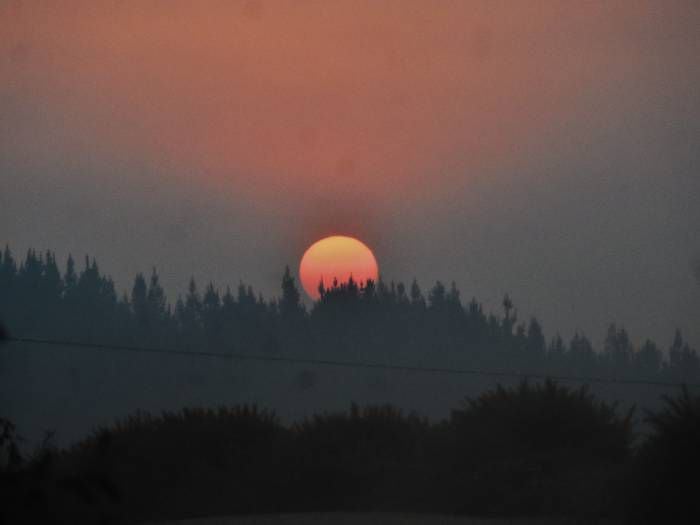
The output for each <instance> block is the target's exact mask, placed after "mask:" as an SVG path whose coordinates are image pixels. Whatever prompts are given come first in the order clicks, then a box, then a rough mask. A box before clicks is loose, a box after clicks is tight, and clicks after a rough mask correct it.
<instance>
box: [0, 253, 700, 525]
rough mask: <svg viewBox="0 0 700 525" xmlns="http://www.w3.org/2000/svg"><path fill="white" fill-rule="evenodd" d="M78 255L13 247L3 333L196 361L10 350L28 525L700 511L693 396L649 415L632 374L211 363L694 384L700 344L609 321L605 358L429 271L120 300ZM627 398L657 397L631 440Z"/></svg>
mask: <svg viewBox="0 0 700 525" xmlns="http://www.w3.org/2000/svg"><path fill="white" fill-rule="evenodd" d="M75 266H76V265H75V263H74V261H73V260H72V259H69V260H68V261H67V264H66V266H65V270H64V271H60V270H59V266H58V264H57V262H56V258H55V256H54V255H53V254H52V253H48V252H47V253H44V254H38V253H36V252H34V251H29V252H28V254H27V255H26V257H25V258H24V260H22V261H19V262H18V261H16V260H15V258H14V257H13V255H12V253H11V252H10V250H9V249H5V251H4V253H3V254H2V255H1V257H0V318H2V319H3V320H4V321H5V323H6V327H7V331H8V332H9V333H10V335H11V336H14V337H39V338H51V339H59V340H68V341H79V342H94V343H100V344H118V345H126V346H133V347H153V348H170V349H183V350H187V351H189V352H194V353H195V354H196V353H197V352H202V354H203V355H202V356H195V357H192V356H173V355H162V354H143V355H142V354H141V353H140V352H137V353H123V352H119V351H110V352H96V351H93V349H85V348H82V349H81V348H74V347H71V345H67V346H66V347H62V348H53V347H52V348H47V347H41V346H37V345H32V344H17V343H12V342H10V343H9V345H5V347H4V348H3V350H2V353H0V356H1V360H0V379H1V380H2V382H1V383H0V387H1V388H0V391H1V392H2V394H3V397H5V398H6V400H7V401H8V403H7V404H6V405H5V406H4V407H3V411H4V410H5V409H7V410H8V412H7V413H6V414H3V418H2V419H0V463H1V465H0V466H1V469H0V474H1V476H0V482H1V483H2V491H3V492H4V493H6V494H9V495H10V498H9V499H8V501H10V502H11V503H12V504H7V505H6V507H5V508H4V509H2V512H5V513H6V515H10V514H13V515H21V516H24V517H26V520H25V522H26V523H36V522H37V520H39V521H40V522H45V523H50V522H52V520H53V522H56V523H62V522H65V523H81V522H86V523H92V522H97V521H100V522H103V523H107V522H122V521H132V520H135V521H142V520H149V519H165V518H183V517H187V516H196V515H213V514H224V513H260V512H294V511H300V512H301V511H324V510H327V511H339V510H344V511H364V510H392V511H393V510H397V511H417V512H441V513H445V512H447V513H464V514H470V515H498V516H524V515H533V516H534V515H537V516H542V515H566V516H589V517H591V516H592V517H601V516H610V517H616V518H623V517H628V518H630V520H631V521H632V522H644V521H646V522H650V523H651V522H654V519H652V518H653V517H657V518H658V517H660V516H668V515H669V514H668V512H669V509H673V512H675V517H676V518H677V519H675V520H674V522H677V523H681V522H683V520H684V519H685V517H687V516H691V515H695V514H694V513H695V512H696V511H697V509H696V507H695V506H694V505H695V504H694V501H695V499H694V498H692V497H691V496H692V495H691V488H690V487H691V486H687V485H684V484H683V482H682V481H681V478H679V477H678V476H676V474H675V472H676V471H677V470H674V469H680V470H678V471H683V472H685V473H686V474H693V473H696V472H697V468H698V465H699V464H700V459H699V458H698V454H697V450H696V448H697V447H695V443H696V442H697V439H698V438H699V437H700V426H698V421H700V411H699V409H698V407H700V401H698V398H697V397H693V395H694V394H693V395H691V393H690V392H689V391H688V390H684V391H683V395H682V396H681V397H677V396H676V395H673V396H670V397H668V396H667V397H666V398H665V401H664V403H665V404H664V405H663V406H661V407H659V405H658V399H659V396H660V395H661V394H662V393H663V392H662V391H659V390H653V389H651V388H647V387H645V386H644V385H636V386H631V385H623V386H619V385H615V384H611V385H612V388H617V390H614V389H613V390H603V395H602V396H597V397H594V395H593V393H592V391H589V390H588V389H587V388H586V387H581V388H572V387H566V386H562V385H560V384H557V383H555V382H552V381H549V380H548V381H545V382H542V383H531V382H527V381H524V382H521V383H518V382H516V381H514V380H513V381H511V382H510V384H508V383H507V382H506V383H505V384H504V385H502V386H501V385H498V386H495V385H494V383H493V378H484V377H481V376H479V375H478V374H477V375H474V376H471V375H470V376H468V377H459V378H458V380H452V382H451V383H450V380H448V378H447V377H440V376H435V375H430V374H428V375H426V376H416V375H410V374H398V373H396V374H393V375H392V374H390V373H388V372H387V371H385V370H354V369H342V370H338V369H332V367H331V368H324V367H319V366H307V365H297V364H290V365H289V366H288V367H287V368H284V367H281V366H273V365H272V364H270V363H254V362H253V363H251V362H248V363H243V362H240V361H237V360H231V363H229V364H227V365H222V364H221V360H216V359H210V360H209V361H207V359H208V358H207V356H206V352H212V351H216V352H224V353H226V352H229V353H245V354H249V355H250V354H252V355H264V356H289V357H309V358H321V359H341V360H352V361H370V362H372V363H398V364H408V365H418V366H421V365H422V366H428V367H455V368H474V369H495V370H503V371H518V372H520V373H522V374H524V375H527V374H528V373H531V374H533V375H535V374H538V375H539V374H545V375H554V376H557V375H561V376H568V375H577V376H596V377H600V378H609V379H642V380H649V381H668V382H677V383H683V382H689V383H693V382H700V370H699V366H700V364H699V361H698V356H697V353H696V352H695V350H693V349H691V348H690V347H689V345H688V344H687V343H685V342H684V341H683V340H682V338H681V336H680V334H679V333H676V335H675V338H674V340H673V343H672V345H671V346H670V347H669V348H668V349H667V350H668V351H664V350H662V349H661V348H659V347H658V346H657V345H656V344H654V343H653V342H651V341H647V342H646V343H645V344H643V345H642V346H641V347H636V346H635V345H633V344H632V342H631V339H630V336H629V335H628V334H627V332H626V331H625V330H624V329H623V328H620V327H616V326H615V325H611V326H610V327H609V329H608V333H607V337H606V339H605V344H604V346H603V348H600V349H594V348H593V345H592V344H591V342H590V341H589V340H588V339H587V338H586V337H585V336H584V335H583V334H577V335H575V336H574V337H573V338H572V339H571V341H568V342H565V341H563V340H562V338H560V337H558V336H555V337H553V338H551V339H550V340H549V341H548V340H547V339H546V337H545V334H544V331H543V328H542V326H541V325H540V323H539V322H538V321H537V320H536V319H530V320H527V321H522V320H520V319H519V318H518V315H517V310H516V308H515V306H514V304H513V302H512V301H511V299H510V298H509V297H508V296H506V297H505V298H504V300H503V311H502V313H501V314H499V315H496V314H492V313H486V312H484V310H483V308H482V306H481V305H480V304H479V303H478V302H477V301H476V300H475V299H471V300H470V301H468V302H467V303H466V304H465V303H464V302H462V300H461V298H460V292H459V290H457V288H456V287H455V286H454V285H452V286H449V287H446V286H444V285H443V284H442V283H440V282H438V283H435V285H434V286H433V287H432V288H431V289H430V290H428V291H427V293H425V294H424V293H423V292H422V291H421V289H420V287H419V285H418V284H417V283H416V282H413V283H411V285H410V286H409V287H406V286H405V285H404V284H402V283H388V284H387V283H385V282H383V281H379V282H377V283H374V282H369V283H362V284H360V283H355V282H352V281H351V282H350V283H347V284H342V285H338V284H336V285H334V286H332V287H331V288H330V289H321V299H320V300H319V301H317V302H315V303H314V304H313V305H312V306H311V308H310V309H307V308H306V307H305V306H304V305H303V303H302V302H301V298H300V293H299V290H298V288H297V286H296V283H295V280H294V278H293V277H292V276H291V274H290V272H289V270H288V269H287V270H286V271H285V272H284V275H283V276H282V280H281V296H280V297H279V298H277V299H272V300H265V299H264V298H263V297H261V296H260V295H258V294H256V293H255V292H254V291H253V289H252V288H251V287H249V286H246V285H243V284H241V285H240V286H239V287H238V289H237V290H236V291H235V293H234V292H233V291H231V290H229V289H226V290H224V291H223V293H222V292H221V291H219V290H217V289H216V287H215V286H214V285H213V284H208V285H207V286H205V287H204V290H203V292H200V291H199V288H198V287H197V285H196V284H195V282H194V281H192V282H191V283H190V286H189V290H188V292H187V294H186V295H185V297H181V298H178V299H177V300H176V302H175V303H174V304H170V303H168V301H167V300H166V294H165V291H164V290H163V288H162V286H161V285H160V283H159V278H158V275H157V273H156V272H155V270H154V271H153V272H152V274H151V275H150V276H148V277H146V276H143V275H137V276H136V278H135V279H134V283H133V286H132V289H131V292H130V293H129V294H122V295H120V294H118V293H117V290H116V287H115V285H114V282H113V281H112V280H111V279H110V278H109V277H107V276H105V275H103V274H102V273H101V272H100V270H99V268H98V265H97V263H96V262H95V261H94V260H90V259H87V258H86V260H85V262H84V265H83V267H82V268H81V269H80V270H78V269H76V267H75ZM0 330H1V328H0ZM0 335H1V334H0ZM196 357H199V358H196ZM623 390H624V394H625V395H626V396H627V397H626V398H624V399H622V398H623V397H624V396H623V395H622V394H621V392H623ZM465 396H467V397H466V401H464V402H463V404H462V405H461V406H460V407H459V408H457V409H456V410H452V411H451V412H450V411H449V409H450V407H454V406H455V404H456V403H457V402H458V400H459V399H465ZM611 399H613V400H618V399H620V400H622V401H624V403H623V404H622V405H618V404H617V403H616V402H614V401H611ZM377 400H382V402H381V403H377V402H376V401H377ZM650 400H653V401H654V402H651V401H650ZM351 401H356V402H358V403H359V404H353V405H352V408H351V409H350V411H349V412H348V411H341V410H339V409H338V408H337V407H338V406H339V404H342V405H343V406H346V407H347V405H348V403H350V402H351ZM632 403H637V404H640V405H641V406H642V407H643V408H644V407H650V406H651V407H654V409H653V410H652V411H650V412H647V415H646V418H645V421H646V424H647V432H646V433H645V434H643V435H642V437H641V438H640V441H639V442H638V443H639V446H636V445H635V433H636V431H635V429H634V423H635V421H636V420H635V416H634V413H635V412H634V411H633V410H629V406H630V405H631V404H632ZM654 403H657V404H656V405H654ZM256 405H257V406H269V407H274V408H275V409H278V408H281V409H282V410H287V412H288V413H287V414H286V416H287V417H286V418H280V417H279V416H278V415H277V414H276V413H274V412H268V411H265V410H259V409H257V408H255V406H256ZM360 405H362V406H364V407H366V408H360ZM183 406H210V407H216V406H219V407H222V408H217V409H182V408H181V407H183ZM406 406H409V407H411V408H417V409H419V408H420V409H422V410H421V413H422V414H425V415H428V416H430V418H427V417H420V416H418V415H416V413H412V412H409V413H407V412H404V411H402V409H401V408H400V407H406ZM290 407H292V408H293V410H291V411H290V410H288V409H289V408H290ZM324 407H325V408H324ZM137 408H138V409H140V410H138V411H136V409H137ZM27 414H29V415H27ZM128 414H131V415H130V416H129V415H128ZM152 414H160V415H152ZM6 415H10V418H9V419H7V418H5V416H6ZM115 418H116V419H117V421H118V422H117V423H116V424H114V423H112V422H113V421H114V420H115ZM285 419H286V420H285ZM49 421H50V422H51V424H49V423H47V422H49ZM16 423H17V426H16ZM31 424H34V425H35V428H34V429H33V431H36V430H37V427H36V425H41V426H39V427H38V428H39V429H41V430H47V431H48V432H47V433H46V435H45V439H44V440H43V441H39V442H37V440H36V439H34V440H33V443H34V448H35V452H34V453H33V454H31V455H29V456H27V450H28V449H27V447H26V444H25V445H24V446H23V445H22V441H21V439H20V438H19V437H18V434H20V435H21V434H22V432H21V431H20V430H21V429H22V428H25V429H26V428H27V427H28V426H31ZM22 425H24V427H22ZM52 425H56V427H52ZM90 426H91V427H92V428H99V430H97V431H95V432H94V433H93V434H92V435H91V436H90V437H88V438H87V439H86V438H84V437H83V438H81V439H80V440H77V439H72V441H73V442H74V443H75V442H76V441H77V444H74V445H72V446H66V444H67V443H66V441H65V439H64V441H63V443H64V444H62V445H58V446H57V445H56V444H55V441H54V435H55V434H54V432H53V431H52V430H54V429H56V428H58V430H59V432H60V431H63V432H64V433H65V431H66V429H67V428H71V427H74V428H75V429H76V432H78V433H79V434H80V435H82V436H85V434H86V432H87V428H90ZM18 428H19V429H20V430H18ZM154 487H155V488H154ZM641 500H643V501H641ZM640 501H641V503H640ZM657 522H658V521H657Z"/></svg>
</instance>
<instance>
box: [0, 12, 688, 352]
mask: <svg viewBox="0 0 700 525" xmlns="http://www.w3.org/2000/svg"><path fill="white" fill-rule="evenodd" d="M524 9H525V6H524V5H522V6H520V5H515V6H514V5H512V3H507V2H502V3H499V2H476V3H468V4H467V3H459V2H455V3H447V2H446V3H443V4H441V5H440V6H439V7H435V6H431V5H429V4H428V3H423V2H385V3H374V2H367V3H361V4H359V5H358V4H355V3H344V2H334V3H332V4H328V3H324V2H306V3H303V4H298V3H295V2H294V3H292V2H290V3H285V2H281V3H277V2H275V3H268V2H242V3H235V4H231V5H229V4H223V3H219V2H209V3H208V2H205V3H197V4H196V5H195V4H188V3H174V4H172V6H169V7H168V9H167V10H165V9H160V8H158V7H156V5H155V4H148V5H131V6H129V5H125V4H121V3H111V2H104V3H92V2H84V3H83V2H76V3H74V6H73V8H71V9H62V8H58V7H52V6H50V5H44V4H42V5H32V4H25V3H21V2H3V3H2V4H1V5H0V33H2V34H3V39H2V43H0V80H1V81H0V114H1V115H2V119H0V242H3V243H5V242H7V243H9V244H10V246H11V247H12V248H13V249H14V251H15V252H19V253H22V252H24V251H25V250H26V249H27V248H29V247H34V248H38V249H47V248H48V249H52V250H55V251H56V252H57V255H58V259H59V262H60V263H61V264H63V261H64V260H65V257H66V256H67V255H68V253H72V254H73V255H74V256H76V257H77V258H81V257H82V256H83V255H84V254H86V253H89V254H90V255H93V256H96V257H97V259H98V261H100V262H101V263H102V266H101V267H102V269H103V270H104V271H105V272H106V273H109V274H111V275H112V276H113V277H114V278H115V280H116V283H117V288H118V290H119V291H120V292H121V291H123V290H129V289H130V288H131V284H132V279H133V276H134V275H135V274H136V273H137V272H139V271H141V272H148V271H150V268H151V267H152V266H154V265H155V266H156V267H157V268H158V270H159V272H160V275H161V278H162V281H163V284H164V286H165V289H166V291H167V293H168V295H169V298H170V300H171V301H173V302H174V300H175V299H176V297H177V294H179V293H184V292H185V287H186V284H187V281H188V279H189V277H190V276H192V275H194V276H195V277H196V278H197V279H198V281H199V282H201V283H204V282H206V281H208V280H210V279H211V280H214V281H215V283H217V284H218V285H219V286H220V287H223V286H225V285H227V284H231V285H234V286H235V285H237V283H238V281H239V280H240V279H242V280H244V281H245V282H247V283H251V284H252V285H254V286H255V288H256V290H260V291H262V292H263V293H264V294H265V295H266V296H271V295H274V294H277V293H278V284H279V278H280V275H281V272H282V270H283V269H284V265H285V264H289V265H290V266H291V267H292V268H296V266H297V264H298V261H299V258H300V256H301V254H302V253H303V250H304V248H306V246H308V245H309V244H310V243H311V242H313V241H315V240H317V239H318V238H319V237H321V236H323V235H327V234H335V233H340V234H348V235H353V236H355V237H358V238H360V239H362V240H363V241H365V242H366V243H367V244H368V245H370V246H371V247H373V249H374V250H375V252H376V255H377V258H378V261H379V264H380V270H381V272H382V274H383V275H384V276H385V278H387V279H396V280H403V281H406V282H410V280H411V279H412V278H414V277H416V278H417V279H418V280H419V282H421V283H422V284H423V285H424V287H428V286H430V285H432V283H433V282H434V281H435V280H436V279H442V280H443V281H446V282H450V281H452V280H454V281H456V283H457V284H458V285H459V287H460V289H461V290H462V294H463V297H465V298H469V297H471V296H476V297H477V298H478V299H479V300H480V301H483V302H484V303H485V305H486V307H487V308H489V309H494V310H495V309H498V308H499V303H500V300H501V298H502V296H503V294H504V293H505V292H509V293H510V294H511V296H512V297H513V298H514V299H515V301H516V303H517V305H518V309H519V313H520V315H521V317H522V318H523V319H526V318H528V317H529V316H530V315H536V316H537V317H538V318H539V319H541V320H542V322H543V324H544V327H545V331H546V333H547V334H548V335H553V334H554V333H555V332H560V333H561V334H562V335H564V336H565V337H568V336H570V335H572V334H573V333H574V332H575V331H583V332H585V333H586V334H588V335H589V336H590V337H591V338H592V339H593V340H594V341H597V342H600V341H602V339H603V337H604V335H605V328H606V326H607V323H609V322H611V321H616V322H618V323H619V324H621V325H624V326H625V327H627V328H628V329H629V330H630V333H632V334H633V335H634V337H636V338H638V339H639V341H642V340H643V339H645V338H647V337H651V338H653V339H655V340H657V341H659V342H660V343H663V344H665V345H666V344H670V342H671V340H672V336H673V332H674V329H675V328H680V329H681V331H682V332H683V334H684V335H685V336H686V338H687V339H689V340H690V341H691V342H695V343H697V341H699V340H700V332H699V331H698V330H700V328H699V327H698V324H697V322H696V320H697V312H698V311H699V309H700V291H699V289H698V286H697V273H698V272H697V264H695V265H693V261H694V260H695V259H694V258H695V257H697V254H698V250H700V229H699V228H698V224H700V207H698V205H697V195H699V194H700V177H698V171H699V167H700V166H699V164H700V159H699V158H698V151H700V143H699V142H700V139H699V138H698V137H700V132H699V131H700V130H699V129H698V123H699V122H700V107H699V104H698V97H697V94H696V88H697V85H698V83H699V82H700V66H699V65H698V61H697V56H698V55H699V54H700V36H699V33H698V31H697V27H698V25H699V24H700V9H698V6H697V5H696V4H695V3H692V2H668V3H663V4H662V3H660V2H648V3H646V2H645V3H637V2H634V3H633V2H620V3H615V5H614V6H611V5H606V4H603V3H601V4H593V5H591V4H585V5H584V4H581V5H575V6H572V5H571V4H568V3H558V2H548V3H544V4H543V5H542V7H541V9H538V10H537V11H536V12H535V13H534V14H533V13H532V12H525V11H524ZM689 268H690V270H689Z"/></svg>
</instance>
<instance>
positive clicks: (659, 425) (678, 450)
mask: <svg viewBox="0 0 700 525" xmlns="http://www.w3.org/2000/svg"><path fill="white" fill-rule="evenodd" d="M665 403H666V404H665V407H664V408H663V409H662V410H660V411H658V412H656V413H649V414H648V417H647V421H648V423H649V424H650V426H651V429H652V431H651V433H650V434H649V436H648V437H647V438H646V440H645V442H644V443H643V445H642V447H641V449H640V451H639V464H638V472H637V473H636V476H635V486H636V490H635V491H634V492H633V499H632V501H631V502H630V506H629V507H630V510H632V518H633V519H632V520H631V522H634V523H678V524H685V523H698V522H699V521H700V499H698V493H697V488H698V483H697V480H698V476H700V397H697V396H691V395H690V394H689V393H688V391H687V390H686V389H683V393H682V394H681V395H680V396H677V397H666V398H665Z"/></svg>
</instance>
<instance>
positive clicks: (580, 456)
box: [450, 381, 632, 516]
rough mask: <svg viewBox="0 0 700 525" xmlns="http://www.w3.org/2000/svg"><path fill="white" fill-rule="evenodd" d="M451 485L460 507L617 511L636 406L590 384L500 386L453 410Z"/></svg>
mask: <svg viewBox="0 0 700 525" xmlns="http://www.w3.org/2000/svg"><path fill="white" fill-rule="evenodd" d="M450 424H451V426H452V432H451V436H452V438H453V439H455V440H456V442H455V443H454V445H453V447H451V448H452V450H453V453H454V456H455V459H454V462H453V464H452V470H451V477H452V480H451V487H450V490H451V491H452V492H453V494H454V496H455V500H461V506H460V507H459V508H458V509H457V510H459V511H460V512H464V513H468V514H488V515H562V514H566V515H577V516H578V515H593V516H601V515H610V514H616V513H619V512H620V511H621V510H622V509H621V506H620V498H619V494H620V489H621V484H622V482H623V478H624V474H625V469H626V465H627V462H628V459H629V456H630V451H631V441H632V432H631V412H630V413H629V414H627V416H626V417H623V418H621V417H619V416H618V415H617V414H616V411H615V407H614V406H610V405H608V404H606V403H603V402H598V401H596V400H595V399H594V398H593V396H592V395H591V394H589V393H588V391H587V390H586V388H585V387H582V388H580V389H578V390H573V389H570V388H566V387H563V386H559V385H557V384H555V383H554V382H552V381H547V382H546V383H544V384H543V385H530V384H528V383H526V382H525V383H522V384H521V385H520V386H518V387H516V388H503V387H500V386H499V387H498V388H497V389H496V390H493V391H489V392H486V393H484V394H483V395H481V396H480V397H479V398H477V399H470V400H467V401H466V403H465V405H464V406H463V408H462V409H461V410H456V411H454V412H453V414H452V419H451V422H450Z"/></svg>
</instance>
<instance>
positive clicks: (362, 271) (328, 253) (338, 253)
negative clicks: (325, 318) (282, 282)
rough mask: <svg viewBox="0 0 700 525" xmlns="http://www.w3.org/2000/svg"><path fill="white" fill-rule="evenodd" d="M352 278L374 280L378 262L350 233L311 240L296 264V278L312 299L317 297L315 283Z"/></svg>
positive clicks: (360, 281)
mask: <svg viewBox="0 0 700 525" xmlns="http://www.w3.org/2000/svg"><path fill="white" fill-rule="evenodd" d="M350 276H352V278H353V279H354V280H355V281H357V282H359V283H365V282H367V280H369V279H372V280H373V281H376V280H377V277H378V276H379V266H378V265H377V259H376V258H375V257H374V254H373V253H372V250H370V249H369V248H368V247H367V245H366V244H364V243H363V242H361V241H358V240H357V239H355V238H353V237H346V236H343V235H333V236H331V237H326V238H324V239H321V240H320V241H316V242H315V243H313V244H312V245H311V246H310V247H309V248H308V249H307V250H306V252H305V253H304V256H303V257H302V258H301V263H300V264H299V278H300V280H301V285H302V286H303V287H304V291H305V292H306V293H307V294H308V296H309V297H311V298H312V299H314V300H317V299H318V298H319V297H320V294H319V291H318V285H319V283H320V282H321V281H323V286H324V287H326V288H329V287H330V286H332V284H333V281H334V280H335V279H337V280H338V283H341V284H342V283H346V282H347V281H348V279H349V278H350Z"/></svg>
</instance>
